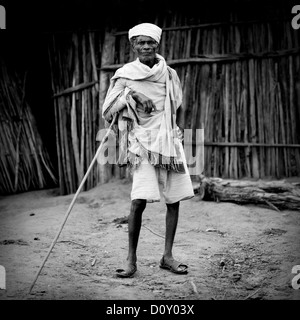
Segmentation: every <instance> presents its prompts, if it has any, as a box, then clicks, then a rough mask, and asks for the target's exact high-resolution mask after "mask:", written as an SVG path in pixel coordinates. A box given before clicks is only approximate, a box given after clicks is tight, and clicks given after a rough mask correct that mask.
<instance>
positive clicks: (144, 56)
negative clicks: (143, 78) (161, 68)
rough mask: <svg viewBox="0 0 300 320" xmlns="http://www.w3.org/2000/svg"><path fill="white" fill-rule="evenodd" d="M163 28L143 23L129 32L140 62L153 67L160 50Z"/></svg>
mask: <svg viewBox="0 0 300 320" xmlns="http://www.w3.org/2000/svg"><path fill="white" fill-rule="evenodd" d="M161 32H162V30H161V28H159V27H158V26H156V25H155V24H152V23H141V24H138V25H136V26H135V27H133V28H132V29H130V30H129V33H128V37H129V40H130V43H131V45H132V48H133V51H134V52H136V53H137V55H138V57H139V60H140V61H141V62H142V63H144V64H146V65H148V66H149V67H152V66H153V65H154V63H155V57H156V53H157V51H158V48H159V41H160V37H161Z"/></svg>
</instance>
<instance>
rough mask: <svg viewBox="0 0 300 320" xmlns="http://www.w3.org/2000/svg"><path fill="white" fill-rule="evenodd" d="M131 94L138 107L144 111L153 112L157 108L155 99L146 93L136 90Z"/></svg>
mask: <svg viewBox="0 0 300 320" xmlns="http://www.w3.org/2000/svg"><path fill="white" fill-rule="evenodd" d="M131 96H132V98H133V99H134V100H135V102H136V103H137V108H140V109H142V110H143V111H144V112H146V113H151V112H152V111H156V110H157V109H156V106H155V104H154V103H153V101H152V100H151V99H150V98H148V97H147V96H145V95H144V94H142V93H140V92H136V91H134V92H132V93H131Z"/></svg>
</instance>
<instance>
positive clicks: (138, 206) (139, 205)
mask: <svg viewBox="0 0 300 320" xmlns="http://www.w3.org/2000/svg"><path fill="white" fill-rule="evenodd" d="M146 203H147V200H145V199H134V200H132V201H131V207H132V209H133V210H135V211H136V210H138V211H140V210H144V209H145V207H146Z"/></svg>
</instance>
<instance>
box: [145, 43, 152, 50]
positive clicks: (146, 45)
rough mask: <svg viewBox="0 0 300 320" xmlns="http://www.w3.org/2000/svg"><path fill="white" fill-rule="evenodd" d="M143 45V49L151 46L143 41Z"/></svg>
mask: <svg viewBox="0 0 300 320" xmlns="http://www.w3.org/2000/svg"><path fill="white" fill-rule="evenodd" d="M143 47H144V49H150V48H151V47H150V45H149V44H148V43H145V44H144V45H143Z"/></svg>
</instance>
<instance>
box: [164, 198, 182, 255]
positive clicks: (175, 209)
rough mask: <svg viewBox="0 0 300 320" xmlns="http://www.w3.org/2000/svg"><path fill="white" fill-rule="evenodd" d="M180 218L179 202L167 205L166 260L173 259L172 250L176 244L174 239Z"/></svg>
mask: <svg viewBox="0 0 300 320" xmlns="http://www.w3.org/2000/svg"><path fill="white" fill-rule="evenodd" d="M178 216H179V202H176V203H172V204H167V214H166V238H165V252H164V258H165V259H166V260H168V259H172V258H173V254H172V248H173V243H174V238H175V234H176V229H177V223H178Z"/></svg>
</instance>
